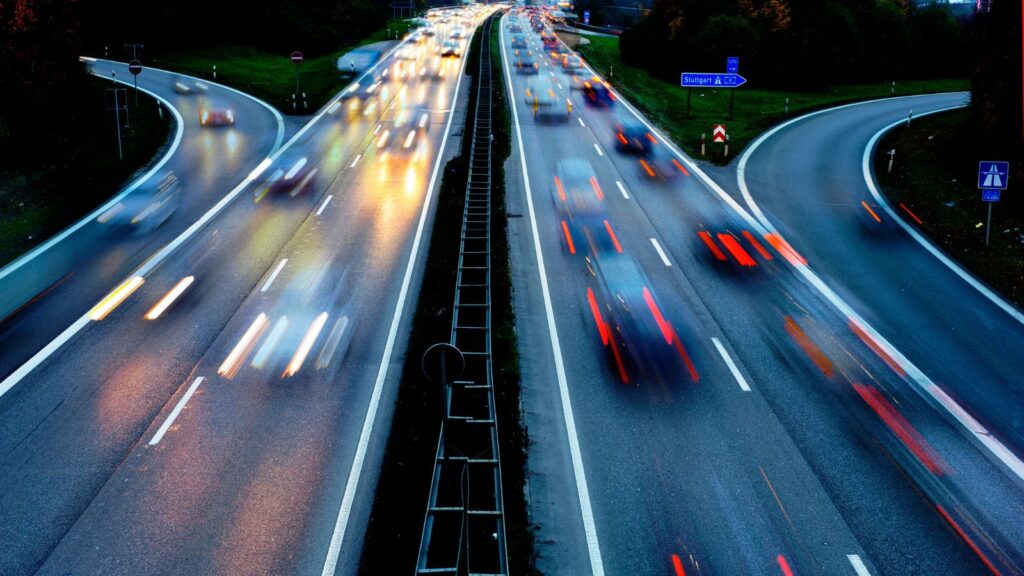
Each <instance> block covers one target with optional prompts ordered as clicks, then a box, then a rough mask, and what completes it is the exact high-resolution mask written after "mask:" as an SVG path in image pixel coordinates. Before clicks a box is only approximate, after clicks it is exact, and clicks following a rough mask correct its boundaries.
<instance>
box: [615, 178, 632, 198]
mask: <svg viewBox="0 0 1024 576" xmlns="http://www.w3.org/2000/svg"><path fill="white" fill-rule="evenodd" d="M615 185H616V186H618V187H619V192H622V197H623V198H625V199H626V200H629V193H627V192H626V187H625V186H623V185H622V182H619V181H618V180H616V181H615Z"/></svg>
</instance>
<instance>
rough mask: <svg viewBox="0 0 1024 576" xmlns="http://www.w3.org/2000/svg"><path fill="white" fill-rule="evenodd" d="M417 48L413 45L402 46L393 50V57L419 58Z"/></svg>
mask: <svg viewBox="0 0 1024 576" xmlns="http://www.w3.org/2000/svg"><path fill="white" fill-rule="evenodd" d="M419 55H420V53H419V50H417V49H416V47H415V46H409V45H406V46H402V47H401V48H399V49H398V51H397V52H395V58H396V59H397V60H416V59H417V58H419Z"/></svg>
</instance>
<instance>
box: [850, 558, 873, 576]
mask: <svg viewBox="0 0 1024 576" xmlns="http://www.w3.org/2000/svg"><path fill="white" fill-rule="evenodd" d="M846 559H847V560H849V561H850V565H851V566H853V571H854V572H856V573H857V576H871V572H868V567H867V566H865V565H864V561H863V560H861V559H860V556H858V555H857V554H847V555H846Z"/></svg>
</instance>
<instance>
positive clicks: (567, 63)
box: [562, 54, 583, 74]
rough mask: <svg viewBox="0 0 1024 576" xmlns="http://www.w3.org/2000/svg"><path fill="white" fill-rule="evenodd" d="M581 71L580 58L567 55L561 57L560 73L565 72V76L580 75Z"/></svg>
mask: <svg viewBox="0 0 1024 576" xmlns="http://www.w3.org/2000/svg"><path fill="white" fill-rule="evenodd" d="M582 71H583V59H582V58H580V57H579V56H575V55H571V54H567V55H565V56H564V57H562V72H565V73H566V74H580V73H581V72H582Z"/></svg>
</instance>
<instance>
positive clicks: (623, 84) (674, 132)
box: [567, 36, 970, 164]
mask: <svg viewBox="0 0 1024 576" xmlns="http://www.w3.org/2000/svg"><path fill="white" fill-rule="evenodd" d="M573 38H574V37H573ZM587 39H588V40H589V41H590V43H589V44H586V45H582V46H580V47H579V51H580V54H582V55H583V57H584V58H586V60H587V62H588V63H589V64H590V65H591V66H592V67H593V68H594V69H595V70H596V71H597V72H599V73H601V74H602V75H603V76H604V77H605V78H608V79H609V80H610V81H611V82H612V84H613V85H614V86H615V88H616V89H617V90H618V91H620V92H621V93H622V94H623V95H624V96H626V97H627V98H628V99H629V101H630V103H631V104H633V105H634V106H636V107H637V108H639V109H640V110H641V111H642V112H643V113H644V114H645V115H647V117H648V118H650V119H651V120H652V121H653V122H654V123H655V124H657V125H658V126H659V127H660V128H662V129H663V130H664V131H665V132H666V133H668V135H669V136H670V137H671V138H672V140H673V141H674V142H675V143H676V144H678V145H679V146H681V147H682V148H683V150H685V151H686V153H687V154H689V155H690V156H691V157H693V158H701V156H700V137H701V134H706V135H707V156H706V157H705V158H704V159H706V160H709V161H711V162H713V163H715V164H727V163H728V162H729V161H730V160H732V158H734V157H736V156H738V155H739V154H740V152H741V151H742V150H743V148H744V147H745V146H746V145H747V144H748V143H749V142H750V141H751V140H753V139H754V138H756V137H757V136H758V135H760V134H761V133H762V132H764V131H765V130H767V129H768V128H770V127H772V126H774V125H775V124H778V123H779V122H781V121H782V120H784V119H785V118H787V117H794V116H798V115H800V114H804V113H806V112H810V111H812V110H816V109H820V108H826V107H828V106H835V105H838V104H843V103H846V102H854V101H858V100H870V99H872V98H885V97H888V96H892V95H894V94H895V95H896V96H900V95H907V94H924V93H929V92H949V91H955V90H968V89H970V82H969V81H967V80H962V79H947V80H915V81H907V82H897V83H896V87H895V92H893V88H892V85H891V83H880V84H861V85H850V86H835V87H832V88H828V89H825V90H820V91H815V92H785V91H779V90H757V89H752V88H747V87H743V88H738V89H734V90H732V91H733V92H734V94H733V95H732V97H733V99H734V101H733V115H732V118H731V119H730V118H729V114H728V112H729V98H730V94H729V92H730V91H729V90H727V89H723V90H711V89H697V88H694V89H693V90H692V92H690V93H689V100H690V114H689V116H687V113H686V108H687V98H688V90H689V89H687V88H682V87H680V86H679V85H677V84H673V83H670V82H665V81H664V80H661V79H658V78H655V77H653V76H651V75H650V74H648V73H647V71H646V70H643V69H641V68H635V67H633V66H629V65H627V64H624V63H623V62H622V60H621V59H620V57H619V39H618V38H603V37H596V36H592V37H588V38H587ZM567 42H568V44H569V45H570V46H573V40H572V39H568V40H567ZM740 72H741V73H742V70H741V71H740ZM787 99H788V101H789V104H788V112H787V104H786V101H787ZM715 124H725V125H726V127H727V131H728V134H729V156H728V157H725V156H723V145H722V144H712V143H711V130H712V127H713V126H714V125H715Z"/></svg>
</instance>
